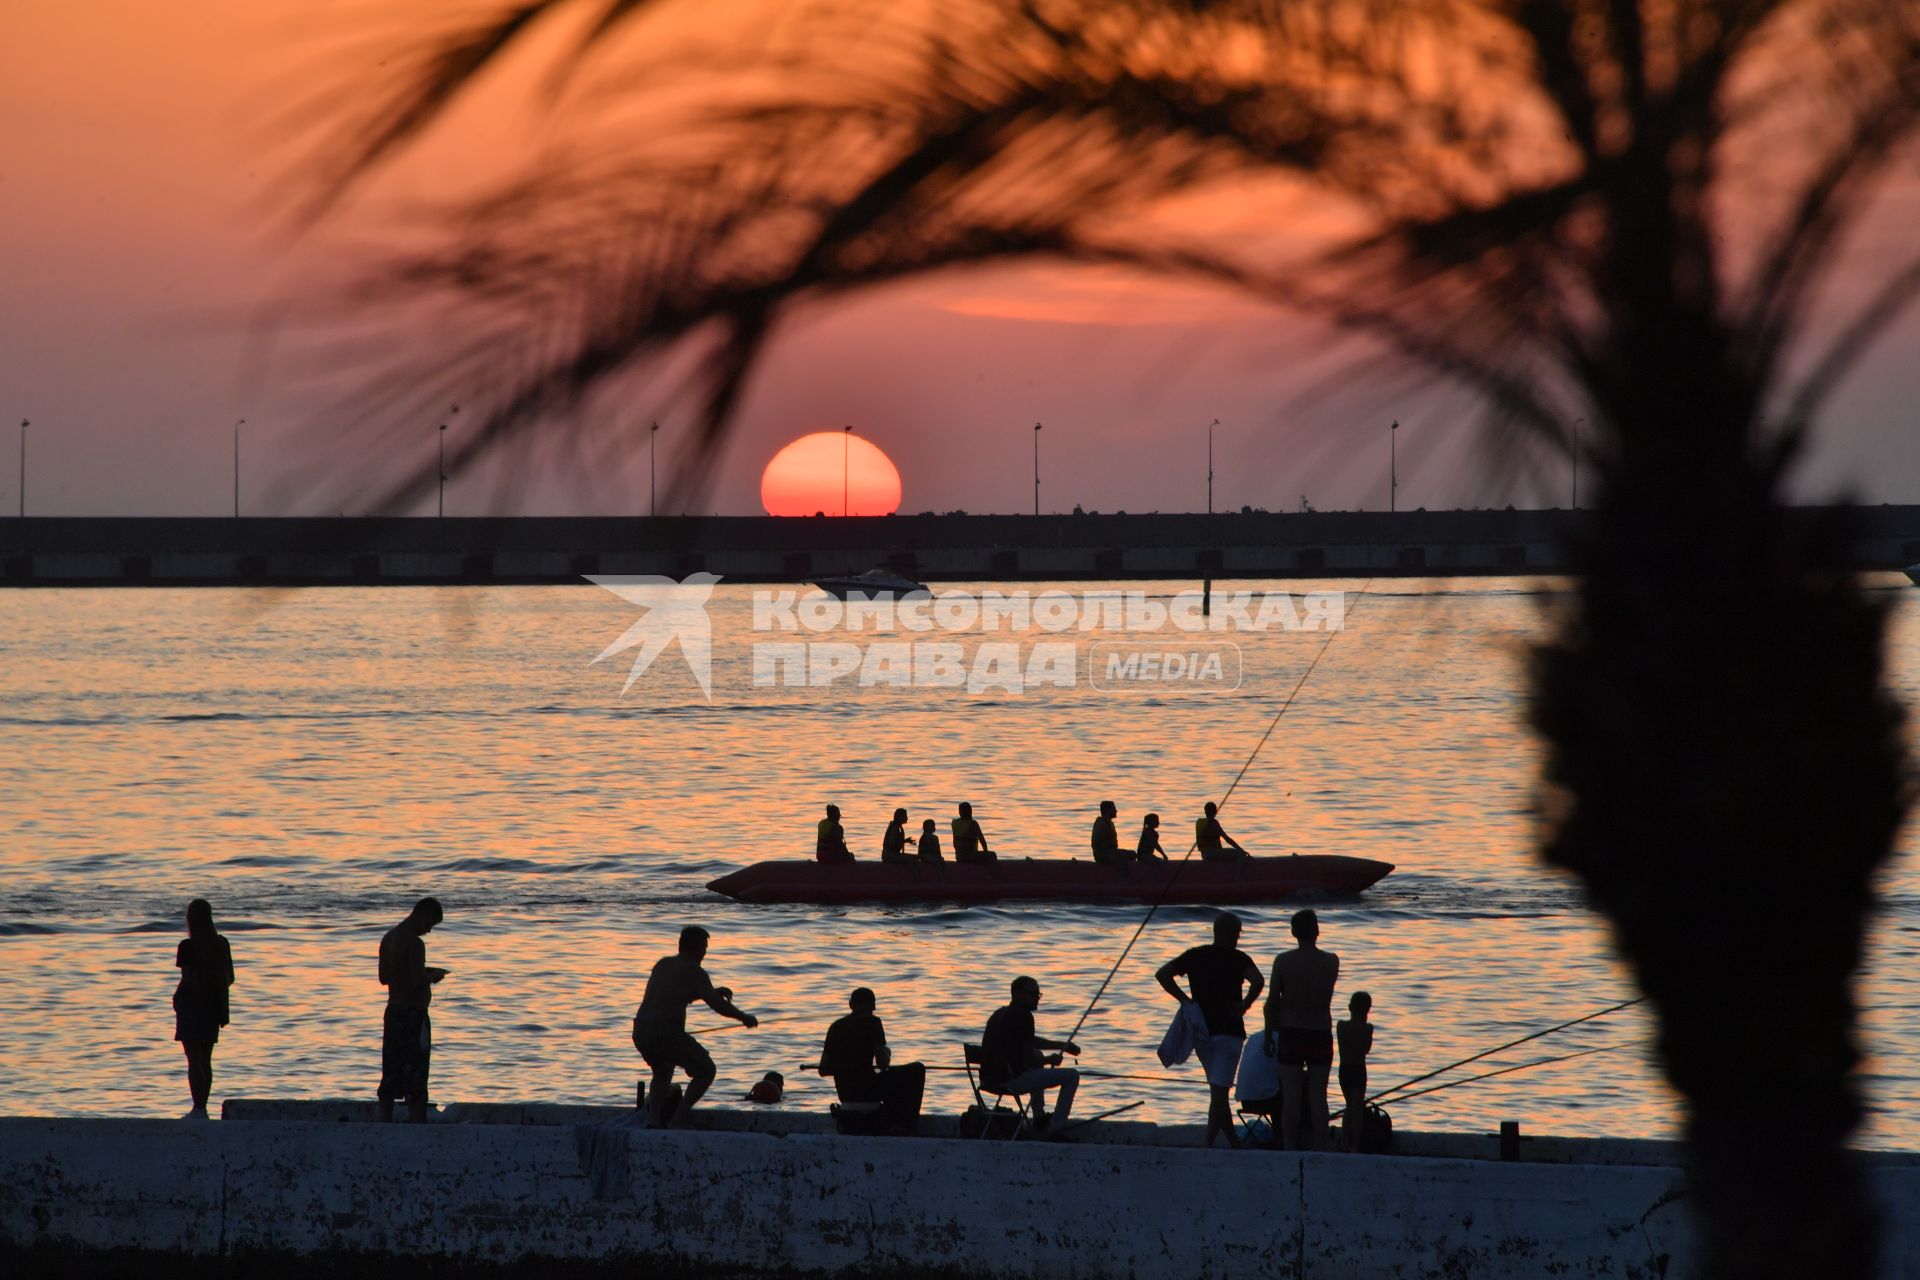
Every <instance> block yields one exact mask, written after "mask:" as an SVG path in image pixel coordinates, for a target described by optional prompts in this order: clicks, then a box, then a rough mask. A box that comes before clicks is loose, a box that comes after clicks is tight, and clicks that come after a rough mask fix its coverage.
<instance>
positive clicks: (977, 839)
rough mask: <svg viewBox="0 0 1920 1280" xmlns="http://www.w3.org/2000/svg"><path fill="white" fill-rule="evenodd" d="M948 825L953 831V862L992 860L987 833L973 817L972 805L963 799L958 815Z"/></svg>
mask: <svg viewBox="0 0 1920 1280" xmlns="http://www.w3.org/2000/svg"><path fill="white" fill-rule="evenodd" d="M949 825H950V828H951V830H952V832H953V860H954V861H955V862H992V861H994V852H993V850H991V849H989V848H987V833H986V832H984V831H982V830H981V829H980V824H979V823H978V822H975V821H974V819H973V806H972V805H970V804H968V803H967V802H966V801H965V800H962V801H961V802H960V816H959V817H957V818H955V819H954V820H953V822H952V823H951V824H949Z"/></svg>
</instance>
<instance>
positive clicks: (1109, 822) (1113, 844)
mask: <svg viewBox="0 0 1920 1280" xmlns="http://www.w3.org/2000/svg"><path fill="white" fill-rule="evenodd" d="M1119 814H1120V810H1118V809H1117V808H1115V807H1114V804H1113V801H1111V800H1102V801H1101V802H1100V816H1099V817H1097V818H1095V819H1094V820H1093V860H1094V861H1095V862H1101V863H1117V862H1130V861H1132V859H1131V858H1129V857H1127V856H1126V855H1124V854H1122V853H1121V852H1120V833H1119V832H1118V831H1116V830H1115V829H1114V825H1113V820H1114V819H1115V818H1116V817H1118V816H1119Z"/></svg>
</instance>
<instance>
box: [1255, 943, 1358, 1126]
mask: <svg viewBox="0 0 1920 1280" xmlns="http://www.w3.org/2000/svg"><path fill="white" fill-rule="evenodd" d="M1293 936H1294V938H1295V940H1296V941H1297V942H1298V944H1299V945H1297V946H1296V947H1294V949H1293V950H1291V951H1282V952H1281V953H1280V954H1279V955H1277V956H1275V957H1274V958H1273V981H1272V983H1271V984H1270V985H1269V986H1268V989H1267V1007H1266V1023H1267V1030H1268V1031H1271V1032H1273V1033H1274V1057H1275V1058H1276V1059H1277V1060H1278V1061H1279V1063H1280V1096H1281V1107H1282V1111H1281V1115H1280V1133H1281V1138H1282V1141H1284V1142H1285V1143H1286V1147H1287V1150H1289V1151H1299V1150H1303V1149H1304V1150H1308V1151H1319V1150H1322V1149H1324V1148H1325V1147H1326V1145H1327V1076H1328V1075H1329V1074H1331V1072H1332V1069H1333V989H1334V987H1335V985H1337V984H1338V983H1339V981H1340V957H1339V956H1336V955H1335V954H1333V952H1331V951H1322V950H1321V949H1320V946H1319V940H1320V917H1318V916H1316V915H1315V914H1314V913H1313V912H1311V911H1296V912H1294V913H1293ZM1303 1100H1304V1103H1305V1106H1306V1112H1307V1145H1306V1147H1305V1148H1302V1147H1301V1145H1300V1112H1301V1105H1302V1102H1303Z"/></svg>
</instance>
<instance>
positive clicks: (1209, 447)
mask: <svg viewBox="0 0 1920 1280" xmlns="http://www.w3.org/2000/svg"><path fill="white" fill-rule="evenodd" d="M1215 426H1219V418H1213V420H1212V422H1208V424H1206V514H1210V516H1212V514H1213V428H1215Z"/></svg>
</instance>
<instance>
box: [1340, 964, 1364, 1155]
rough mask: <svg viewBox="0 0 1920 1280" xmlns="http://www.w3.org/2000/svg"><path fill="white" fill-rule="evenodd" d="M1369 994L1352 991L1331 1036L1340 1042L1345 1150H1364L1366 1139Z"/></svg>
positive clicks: (1342, 1126)
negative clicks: (1344, 1015) (1345, 1114)
mask: <svg viewBox="0 0 1920 1280" xmlns="http://www.w3.org/2000/svg"><path fill="white" fill-rule="evenodd" d="M1372 1012H1373V997H1372V996H1371V995H1369V994H1368V993H1367V992H1365V991H1356V992H1354V993H1353V995H1352V996H1351V997H1349V998H1348V1000H1347V1016H1346V1017H1344V1018H1342V1019H1341V1020H1340V1021H1339V1023H1338V1024H1337V1025H1335V1027H1334V1029H1333V1031H1334V1039H1335V1040H1337V1041H1339V1044H1340V1097H1341V1099H1342V1101H1344V1102H1345V1103H1346V1106H1347V1118H1346V1120H1345V1121H1344V1122H1343V1123H1342V1124H1341V1126H1340V1127H1341V1129H1342V1131H1344V1133H1345V1134H1346V1139H1347V1150H1349V1151H1364V1150H1366V1142H1367V1055H1368V1054H1370V1053H1372V1052H1373V1023H1372V1022H1370V1021H1369V1020H1368V1015H1370V1014H1371V1013H1372Z"/></svg>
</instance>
